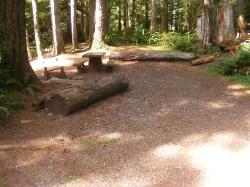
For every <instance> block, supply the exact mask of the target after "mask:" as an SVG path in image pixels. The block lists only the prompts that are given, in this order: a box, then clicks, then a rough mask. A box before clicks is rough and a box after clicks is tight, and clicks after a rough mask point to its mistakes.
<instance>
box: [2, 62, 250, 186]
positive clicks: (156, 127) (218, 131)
mask: <svg viewBox="0 0 250 187" xmlns="http://www.w3.org/2000/svg"><path fill="white" fill-rule="evenodd" d="M120 65H121V68H120V69H121V70H122V71H123V72H125V73H126V74H127V76H128V78H129V80H130V87H129V89H128V90H127V91H126V92H124V93H121V94H118V95H115V96H112V97H110V98H108V99H105V100H103V101H101V102H98V103H96V104H94V105H92V106H90V107H88V108H87V109H84V110H81V111H79V112H77V113H74V114H73V115H70V116H68V117H62V116H57V115H51V114H48V113H46V112H45V111H40V112H33V111H32V110H31V108H29V107H27V108H26V109H25V110H22V111H20V112H17V113H15V114H14V116H12V118H11V120H9V121H8V122H5V124H2V125H1V127H0V186H20V187H24V186H155V187H156V186H157V187H158V186H169V187H187V186H188V187H190V186H199V187H200V186H206V187H207V186H212V187H222V186H227V187H229V186H250V180H249V173H250V162H249V160H250V159H249V158H250V139H249V138H250V89H249V87H247V86H244V85H239V84H236V83H232V82H227V81H225V80H222V79H221V78H220V77H214V76H208V75H205V74H203V73H201V72H200V70H199V68H197V67H190V65H188V63H169V62H121V63H120Z"/></svg>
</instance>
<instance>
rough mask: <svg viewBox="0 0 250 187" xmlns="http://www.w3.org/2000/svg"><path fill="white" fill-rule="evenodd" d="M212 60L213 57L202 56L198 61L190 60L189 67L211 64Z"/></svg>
mask: <svg viewBox="0 0 250 187" xmlns="http://www.w3.org/2000/svg"><path fill="white" fill-rule="evenodd" d="M214 60H215V57H214V56H202V57H200V58H198V59H195V60H192V62H191V65H192V66H198V65H201V64H206V63H209V62H212V61H214Z"/></svg>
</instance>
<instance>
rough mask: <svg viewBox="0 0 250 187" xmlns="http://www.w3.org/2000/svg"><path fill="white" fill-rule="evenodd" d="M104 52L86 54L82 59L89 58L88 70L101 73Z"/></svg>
mask: <svg viewBox="0 0 250 187" xmlns="http://www.w3.org/2000/svg"><path fill="white" fill-rule="evenodd" d="M105 54H106V52H88V53H85V54H84V55H83V56H82V57H87V58H89V69H90V70H95V71H101V70H102V69H103V64H102V57H103V56H104V55H105Z"/></svg>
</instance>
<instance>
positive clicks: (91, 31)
mask: <svg viewBox="0 0 250 187" xmlns="http://www.w3.org/2000/svg"><path fill="white" fill-rule="evenodd" d="M95 11H96V0H89V16H88V17H89V39H90V40H93V36H94V32H95V14H94V12H95Z"/></svg>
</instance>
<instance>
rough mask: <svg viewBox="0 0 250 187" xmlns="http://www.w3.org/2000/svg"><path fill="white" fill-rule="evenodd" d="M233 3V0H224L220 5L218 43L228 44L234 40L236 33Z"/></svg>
mask: <svg viewBox="0 0 250 187" xmlns="http://www.w3.org/2000/svg"><path fill="white" fill-rule="evenodd" d="M233 18H234V16H233V5H232V2H231V0H223V1H222V2H221V3H220V5H219V7H218V14H217V23H218V37H217V43H218V44H220V45H221V44H222V45H224V44H226V43H228V42H232V41H233V40H234V38H235V35H234V20H233Z"/></svg>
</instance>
